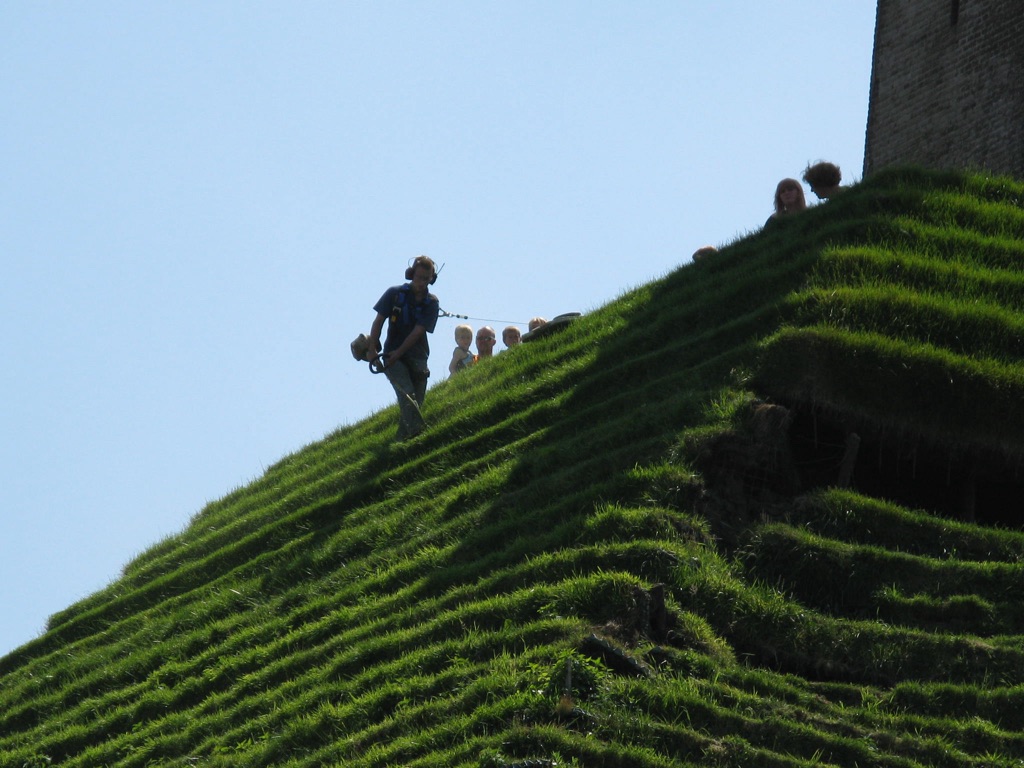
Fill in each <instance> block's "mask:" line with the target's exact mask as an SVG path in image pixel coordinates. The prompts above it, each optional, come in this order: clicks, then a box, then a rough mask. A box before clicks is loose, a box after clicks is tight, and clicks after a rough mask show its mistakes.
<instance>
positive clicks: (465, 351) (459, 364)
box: [448, 325, 476, 375]
mask: <svg viewBox="0 0 1024 768" xmlns="http://www.w3.org/2000/svg"><path fill="white" fill-rule="evenodd" d="M472 343H473V329H472V327H470V326H468V325H457V326H455V351H454V352H452V361H451V362H450V363H448V373H449V374H451V375H454V374H456V373H457V372H458V371H461V370H463V369H464V368H469V366H471V365H472V364H473V363H474V362H476V358H475V357H474V356H473V353H472V352H470V351H469V345H470V344H472Z"/></svg>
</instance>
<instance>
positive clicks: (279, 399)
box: [0, 0, 874, 655]
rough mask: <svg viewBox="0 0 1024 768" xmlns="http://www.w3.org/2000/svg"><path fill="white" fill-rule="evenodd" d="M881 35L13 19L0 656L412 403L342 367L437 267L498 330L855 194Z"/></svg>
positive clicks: (242, 12) (78, 15)
mask: <svg viewBox="0 0 1024 768" xmlns="http://www.w3.org/2000/svg"><path fill="white" fill-rule="evenodd" d="M873 30H874V3H872V2H870V1H869V0H832V1H831V2H821V1H820V0H790V2H787V3H784V4H769V3H762V2H755V0H743V1H742V2H741V1H740V0H719V1H716V2H703V3H696V2H682V1H681V0H676V1H675V2H660V1H659V2H602V1H600V0H596V1H595V0H586V1H579V2H577V1H575V0H566V1H564V2H529V1H525V2H524V1H519V0H517V1H516V2H468V1H465V2H463V1H456V0H452V1H450V2H415V3H414V2H393V1H389V0H384V1H382V2H343V1H342V0H337V1H335V2H297V3H293V2H288V3H285V2H273V3H271V2H259V1H258V0H254V1H253V2H246V3H242V2H205V1H204V2H196V1H194V0H182V1H181V2H173V3H172V2H147V3H137V2H108V1H107V0H92V1H91V2H88V3H70V2H49V1H46V0H41V1H40V2H29V0H12V1H11V2H7V3H4V4H3V5H2V6H0V69H2V71H3V72H4V76H3V77H2V78H0V112H2V114H3V120H2V121H0V153H2V158H3V172H2V174H0V252H2V254H3V257H2V261H0V278H2V279H0V313H2V314H0V348H2V350H3V368H2V377H0V402H2V410H0V451H2V454H0V546H2V547H3V556H2V558H0V585H2V591H0V655H2V654H5V653H7V652H9V651H10V650H12V649H14V648H16V647H17V646H19V645H21V644H23V643H25V642H28V641H29V640H31V639H32V638H34V637H36V636H37V635H39V634H40V633H41V632H42V631H43V629H44V627H45V623H46V619H47V617H48V616H50V615H51V614H53V613H55V612H56V611H59V610H61V609H63V608H65V607H67V606H69V605H71V604H72V603H74V602H75V601H77V600H79V599H81V598H83V597H85V596H87V595H89V594H90V593H92V592H94V591H96V590H98V589H101V588H102V587H104V586H106V585H107V584H108V583H110V582H111V581H112V580H114V579H116V578H117V577H118V575H119V574H120V572H121V568H122V567H123V566H124V565H125V564H127V563H128V562H129V561H130V560H131V559H133V558H134V557H135V556H136V555H138V554H140V553H141V552H143V551H145V550H146V549H148V548H149V547H150V546H152V545H154V544H156V543H157V542H159V541H161V540H163V539H164V538H166V537H168V536H172V535H175V534H177V533H179V532H180V531H182V530H183V529H184V528H185V527H186V526H187V525H188V524H189V521H190V520H191V519H192V517H193V516H194V515H195V514H196V513H198V512H199V511H200V510H201V509H202V508H203V507H204V506H205V505H206V504H207V503H208V502H210V501H214V500H216V499H218V498H220V497H222V496H223V495H225V494H226V493H228V492H230V491H231V490H233V489H235V488H237V487H239V486H242V485H245V484H246V483H248V482H249V481H251V480H253V479H255V478H257V477H259V476H260V475H261V474H262V473H263V471H264V469H265V468H266V467H268V466H270V465H271V464H273V463H274V462H276V461H277V460H279V459H280V458H282V457H283V456H286V455H287V454H289V453H292V452H294V451H295V450H298V449H299V448H301V447H303V446H305V445H307V444H309V443H311V442H315V441H317V440H319V439H320V438H322V437H323V436H325V435H326V434H329V433H330V432H333V431H334V430H335V429H337V428H338V427H340V426H342V425H344V424H350V423H353V422H356V421H359V420H360V419H362V418H364V417H365V416H367V415H369V414H371V413H374V412H376V411H378V410H379V409H380V408H382V407H385V406H387V405H389V404H390V403H391V400H392V394H391V391H390V389H389V387H388V386H387V384H386V382H385V381H384V380H383V378H381V377H374V376H371V375H370V374H369V373H368V372H367V370H366V368H365V366H360V365H357V364H355V363H354V362H353V361H352V360H351V358H350V357H349V356H348V349H347V347H348V342H349V341H350V340H351V338H352V337H354V336H355V335H356V334H357V333H359V332H360V331H366V330H368V329H369V325H370V322H371V320H372V319H373V312H372V309H371V307H372V306H373V304H374V302H375V301H376V299H377V298H378V297H379V296H380V294H381V293H382V291H383V290H384V289H385V288H386V287H387V286H389V285H393V284H397V283H400V282H401V281H402V273H403V272H404V269H405V267H406V265H407V264H408V262H409V260H410V259H412V258H413V257H415V256H416V255H418V254H421V253H423V254H427V255H429V256H431V257H433V258H434V259H436V260H437V261H438V262H439V263H443V264H444V265H445V267H444V270H443V272H442V273H441V276H440V278H439V279H438V281H437V284H436V285H435V286H434V292H435V293H436V294H437V295H438V296H439V297H440V299H441V306H442V308H443V309H445V310H447V311H448V312H452V313H457V314H465V315H468V316H470V317H471V318H473V319H471V320H470V321H469V322H470V323H471V324H472V325H473V326H474V327H475V328H476V327H479V326H481V325H484V324H490V325H493V326H496V327H498V328H499V331H500V327H502V326H504V325H505V324H507V323H508V322H509V321H513V322H516V323H518V324H520V325H523V326H525V324H526V321H527V320H529V318H531V317H533V316H534V315H543V316H547V317H552V316H554V315H558V314H561V313H563V312H571V311H579V312H586V311H588V310H591V309H594V308H597V307H599V306H601V305H603V304H605V303H606V302H608V301H610V300H612V299H614V298H615V297H617V296H619V295H620V294H621V293H623V292H624V291H625V290H627V289H629V288H631V287H633V286H636V285H639V284H642V283H644V282H647V281H649V280H651V279H654V278H657V277H660V276H661V275H664V274H665V273H667V272H668V271H670V270H672V269H675V268H676V267H679V266H681V265H683V264H685V263H686V262H688V261H689V257H690V254H691V253H692V252H693V251H694V250H695V249H696V248H697V247H699V246H701V245H705V244H712V245H718V246H721V245H725V244H728V243H729V242H732V241H734V240H735V239H737V238H739V237H742V236H744V235H745V234H748V233H750V232H752V231H754V230H756V229H757V228H759V227H760V226H761V225H762V224H763V222H764V220H765V218H766V217H767V216H768V215H769V214H770V213H771V204H772V195H773V193H774V189H775V185H776V183H777V182H778V181H779V180H780V179H781V178H783V177H786V176H793V177H799V175H800V173H801V171H802V170H803V168H804V167H805V166H806V165H807V164H808V163H809V162H812V161H815V160H818V159H821V158H825V159H829V160H832V161H833V162H836V163H838V164H839V165H840V166H841V167H842V169H843V173H844V181H856V180H858V179H859V178H860V176H861V166H862V163H863V153H864V131H865V126H866V120H867V104H868V86H869V78H870V71H871V45H872V37H873ZM808 196H809V198H812V199H813V196H812V195H810V193H809V192H808ZM457 322H460V321H458V320H453V319H447V318H446V319H442V320H441V321H440V322H439V323H438V327H437V330H436V332H435V334H434V337H433V339H432V348H433V350H434V355H433V358H432V362H433V366H432V368H433V370H434V371H435V375H434V379H433V380H434V381H440V380H442V379H443V378H444V376H445V375H446V369H447V361H448V358H449V356H450V352H451V348H452V347H453V346H454V343H453V341H452V333H453V330H454V327H455V325H456V323H457Z"/></svg>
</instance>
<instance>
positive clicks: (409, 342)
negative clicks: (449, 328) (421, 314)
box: [374, 321, 427, 365]
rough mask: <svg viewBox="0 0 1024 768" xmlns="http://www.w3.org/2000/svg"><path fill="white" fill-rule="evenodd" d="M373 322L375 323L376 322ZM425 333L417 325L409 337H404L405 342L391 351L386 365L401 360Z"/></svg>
mask: <svg viewBox="0 0 1024 768" xmlns="http://www.w3.org/2000/svg"><path fill="white" fill-rule="evenodd" d="M374 322H375V323H376V321H374ZM426 332H427V329H426V328H424V327H423V326H422V325H417V326H416V327H415V328H413V329H412V330H411V331H410V332H409V335H408V336H406V337H405V341H403V342H402V343H401V345H400V346H399V347H397V348H396V349H393V350H391V353H390V354H389V355H388V365H391V364H392V363H393V362H395V361H396V360H401V359H402V355H404V354H405V353H406V352H408V351H409V350H410V349H411V348H412V346H413V345H414V344H415V343H416V342H417V341H419V340H420V339H421V338H423V334H425V333H426Z"/></svg>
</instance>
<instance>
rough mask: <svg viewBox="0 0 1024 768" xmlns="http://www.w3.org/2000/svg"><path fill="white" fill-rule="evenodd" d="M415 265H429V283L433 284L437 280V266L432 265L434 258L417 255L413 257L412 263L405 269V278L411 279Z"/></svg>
mask: <svg viewBox="0 0 1024 768" xmlns="http://www.w3.org/2000/svg"><path fill="white" fill-rule="evenodd" d="M416 267H430V284H431V285H433V284H434V283H435V282H437V267H436V266H434V260H433V259H431V258H430V257H429V256H417V257H416V258H415V259H413V261H412V264H411V265H410V266H409V268H408V269H406V270H405V279H406V280H412V276H413V274H414V273H415V272H416Z"/></svg>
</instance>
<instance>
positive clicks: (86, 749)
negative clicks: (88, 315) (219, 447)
mask: <svg viewBox="0 0 1024 768" xmlns="http://www.w3.org/2000/svg"><path fill="white" fill-rule="evenodd" d="M1022 201H1024V185H1022V184H1021V183H1020V182H1017V181H1013V180H1011V179H1007V178H992V177H987V176H980V175H963V174H946V173H936V172H926V171H922V170H917V169H901V170H895V171H886V172H882V173H879V174H877V175H875V176H872V177H871V178H869V179H868V180H867V181H865V182H863V183H861V184H859V185H856V186H855V187H853V188H851V189H850V190H848V191H846V192H844V193H843V194H841V195H840V196H838V197H836V198H834V199H833V200H830V201H829V202H828V203H827V204H824V205H820V206H816V207H814V208H812V209H810V210H808V211H806V212H804V213H801V214H799V215H796V216H793V217H791V218H789V219H786V220H783V221H781V222H779V225H778V226H776V227H772V228H770V229H768V230H766V231H759V232H756V233H752V234H750V235H748V236H745V237H742V238H740V239H738V240H737V241H736V242H734V243H732V244H730V245H729V246H727V247H725V248H723V249H721V250H720V251H719V252H718V253H716V254H712V255H710V256H708V257H706V258H704V259H703V260H701V261H700V262H697V263H695V264H688V265H686V266H683V267H681V268H679V269H678V270H676V271H674V272H672V273H671V274H668V275H666V276H665V277H663V278H662V279H660V280H657V281H655V282H652V283H650V284H647V285H643V286H641V287H638V288H635V289H633V290H629V291H627V292H626V293H624V294H623V295H622V296H620V297H619V298H618V299H616V300H615V301H612V302H611V303H609V304H608V305H606V306H604V307H602V308H600V309H598V310H597V311H594V312H591V313H589V314H587V315H585V316H583V317H580V318H578V319H577V320H575V321H574V322H573V323H571V324H569V325H567V326H566V327H565V328H564V329H562V330H560V331H558V332H557V333H552V334H548V335H545V336H543V337H541V338H538V339H536V340H534V341H531V342H530V343H528V344H524V345H521V346H519V347H516V348H514V349H512V350H509V351H507V352H503V353H501V354H500V355H498V356H496V357H495V358H494V359H492V360H489V361H486V362H484V363H481V364H479V365H477V366H475V367H474V368H472V369H471V370H468V371H466V372H464V373H462V374H460V375H459V376H458V377H456V378H455V379H454V380H450V381H443V382H440V383H438V384H437V385H435V386H434V387H433V388H432V389H431V390H430V393H429V395H428V398H427V403H426V406H425V417H426V419H427V421H428V423H429V424H430V428H429V430H428V431H427V432H426V433H424V435H422V436H420V437H417V438H415V439H413V440H411V441H409V442H406V443H401V444H395V443H393V442H392V435H393V433H394V429H395V424H396V422H397V415H396V408H395V407H394V406H392V407H390V408H386V409H383V410H382V411H380V412H378V413H375V414H373V415H372V416H370V417H369V418H367V419H365V420H363V421H361V422H359V423H356V424H353V425H349V426H346V427H344V428H342V429H339V430H338V431H336V432H334V433H332V434H330V435H328V436H327V437H326V438H325V439H323V440H322V441H320V442H318V443H315V444H312V445H310V446H308V447H306V448H305V449H303V450H301V451H298V452H297V453H295V454H294V455H291V456H288V457H287V458H285V459H283V460H282V461H281V462H279V463H278V464H277V465H275V466H273V467H271V468H270V469H269V470H267V471H266V473H265V474H264V476H263V477H261V478H260V479H258V480H256V481H255V482H253V483H251V484H250V485H248V486H246V487H244V488H240V489H238V490H237V491H235V492H233V493H231V494H230V495H228V496H226V497H225V498H223V499H220V500H219V501H216V502H214V503H211V504H209V505H208V506H207V507H206V508H204V509H203V510H202V511H200V512H199V513H198V514H197V515H196V516H195V518H194V519H193V520H192V521H191V523H190V525H189V526H188V527H187V528H186V529H185V530H184V531H183V532H182V533H181V534H179V535H177V536H174V537H171V538H168V539H166V540H164V541H162V542H160V543H158V544H157V545H155V546H153V547H152V548H151V549H150V550H148V551H147V552H145V553H143V554H142V555H140V556H139V557H137V558H136V559H135V560H134V561H132V562H130V563H128V564H127V565H126V566H125V568H124V571H123V575H122V576H121V577H120V578H119V579H117V580H116V581H115V582H114V583H112V584H110V585H109V586H108V587H107V588H106V589H104V590H102V591H100V592H97V593H96V594H93V595H92V596H90V597H88V598H86V599H84V600H82V601H80V602H78V603H76V604H74V605H71V606H70V607H68V608H67V609H66V610H64V611H61V612H60V613H58V614H56V615H54V616H53V617H51V619H50V621H49V623H48V627H47V629H46V631H45V632H44V633H43V634H42V635H41V636H40V637H38V638H37V639H35V640H33V641H32V642H30V643H28V644H26V645H24V646H23V647H21V648H19V649H17V650H15V651H14V652H13V653H10V654H9V655H7V656H5V657H3V658H2V659H0V768H35V767H37V766H79V767H81V768H95V767H96V766H126V767H128V766H130V767H138V768H142V767H143V766H182V767H184V766H209V767H213V766H295V767H296V768H297V767H299V766H309V767H312V766H317V767H319V766H346V767H350V768H355V767H363V766H365V767H366V768H370V767H371V766H374V767H382V766H415V767H417V768H428V767H429V768H457V767H462V766H465V767H467V768H468V767H473V768H528V767H544V768H548V767H553V766H580V767H583V766H585V767H586V768H593V767H594V766H607V767H608V768H627V767H628V768H666V767H667V766H750V768H754V766H758V767H763V766H768V767H770V768H798V767H800V766H828V765H833V766H860V767H861V768H864V767H865V766H885V767H886V768H890V767H891V768H911V767H913V766H937V767H938V766H941V767H946V766H948V767H949V768H953V767H954V766H956V767H957V768H962V767H963V766H978V767H979V768H980V767H981V766H986V767H999V766H1020V765H1022V764H1024V601H1022V587H1024V532H1022V530H1024V529H1022V523H1024V471H1022V457H1024V269H1022V267H1024V202H1022ZM638 256H640V257H642V254H638ZM381 385H382V386H385V383H384V382H383V381H382V383H381Z"/></svg>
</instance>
